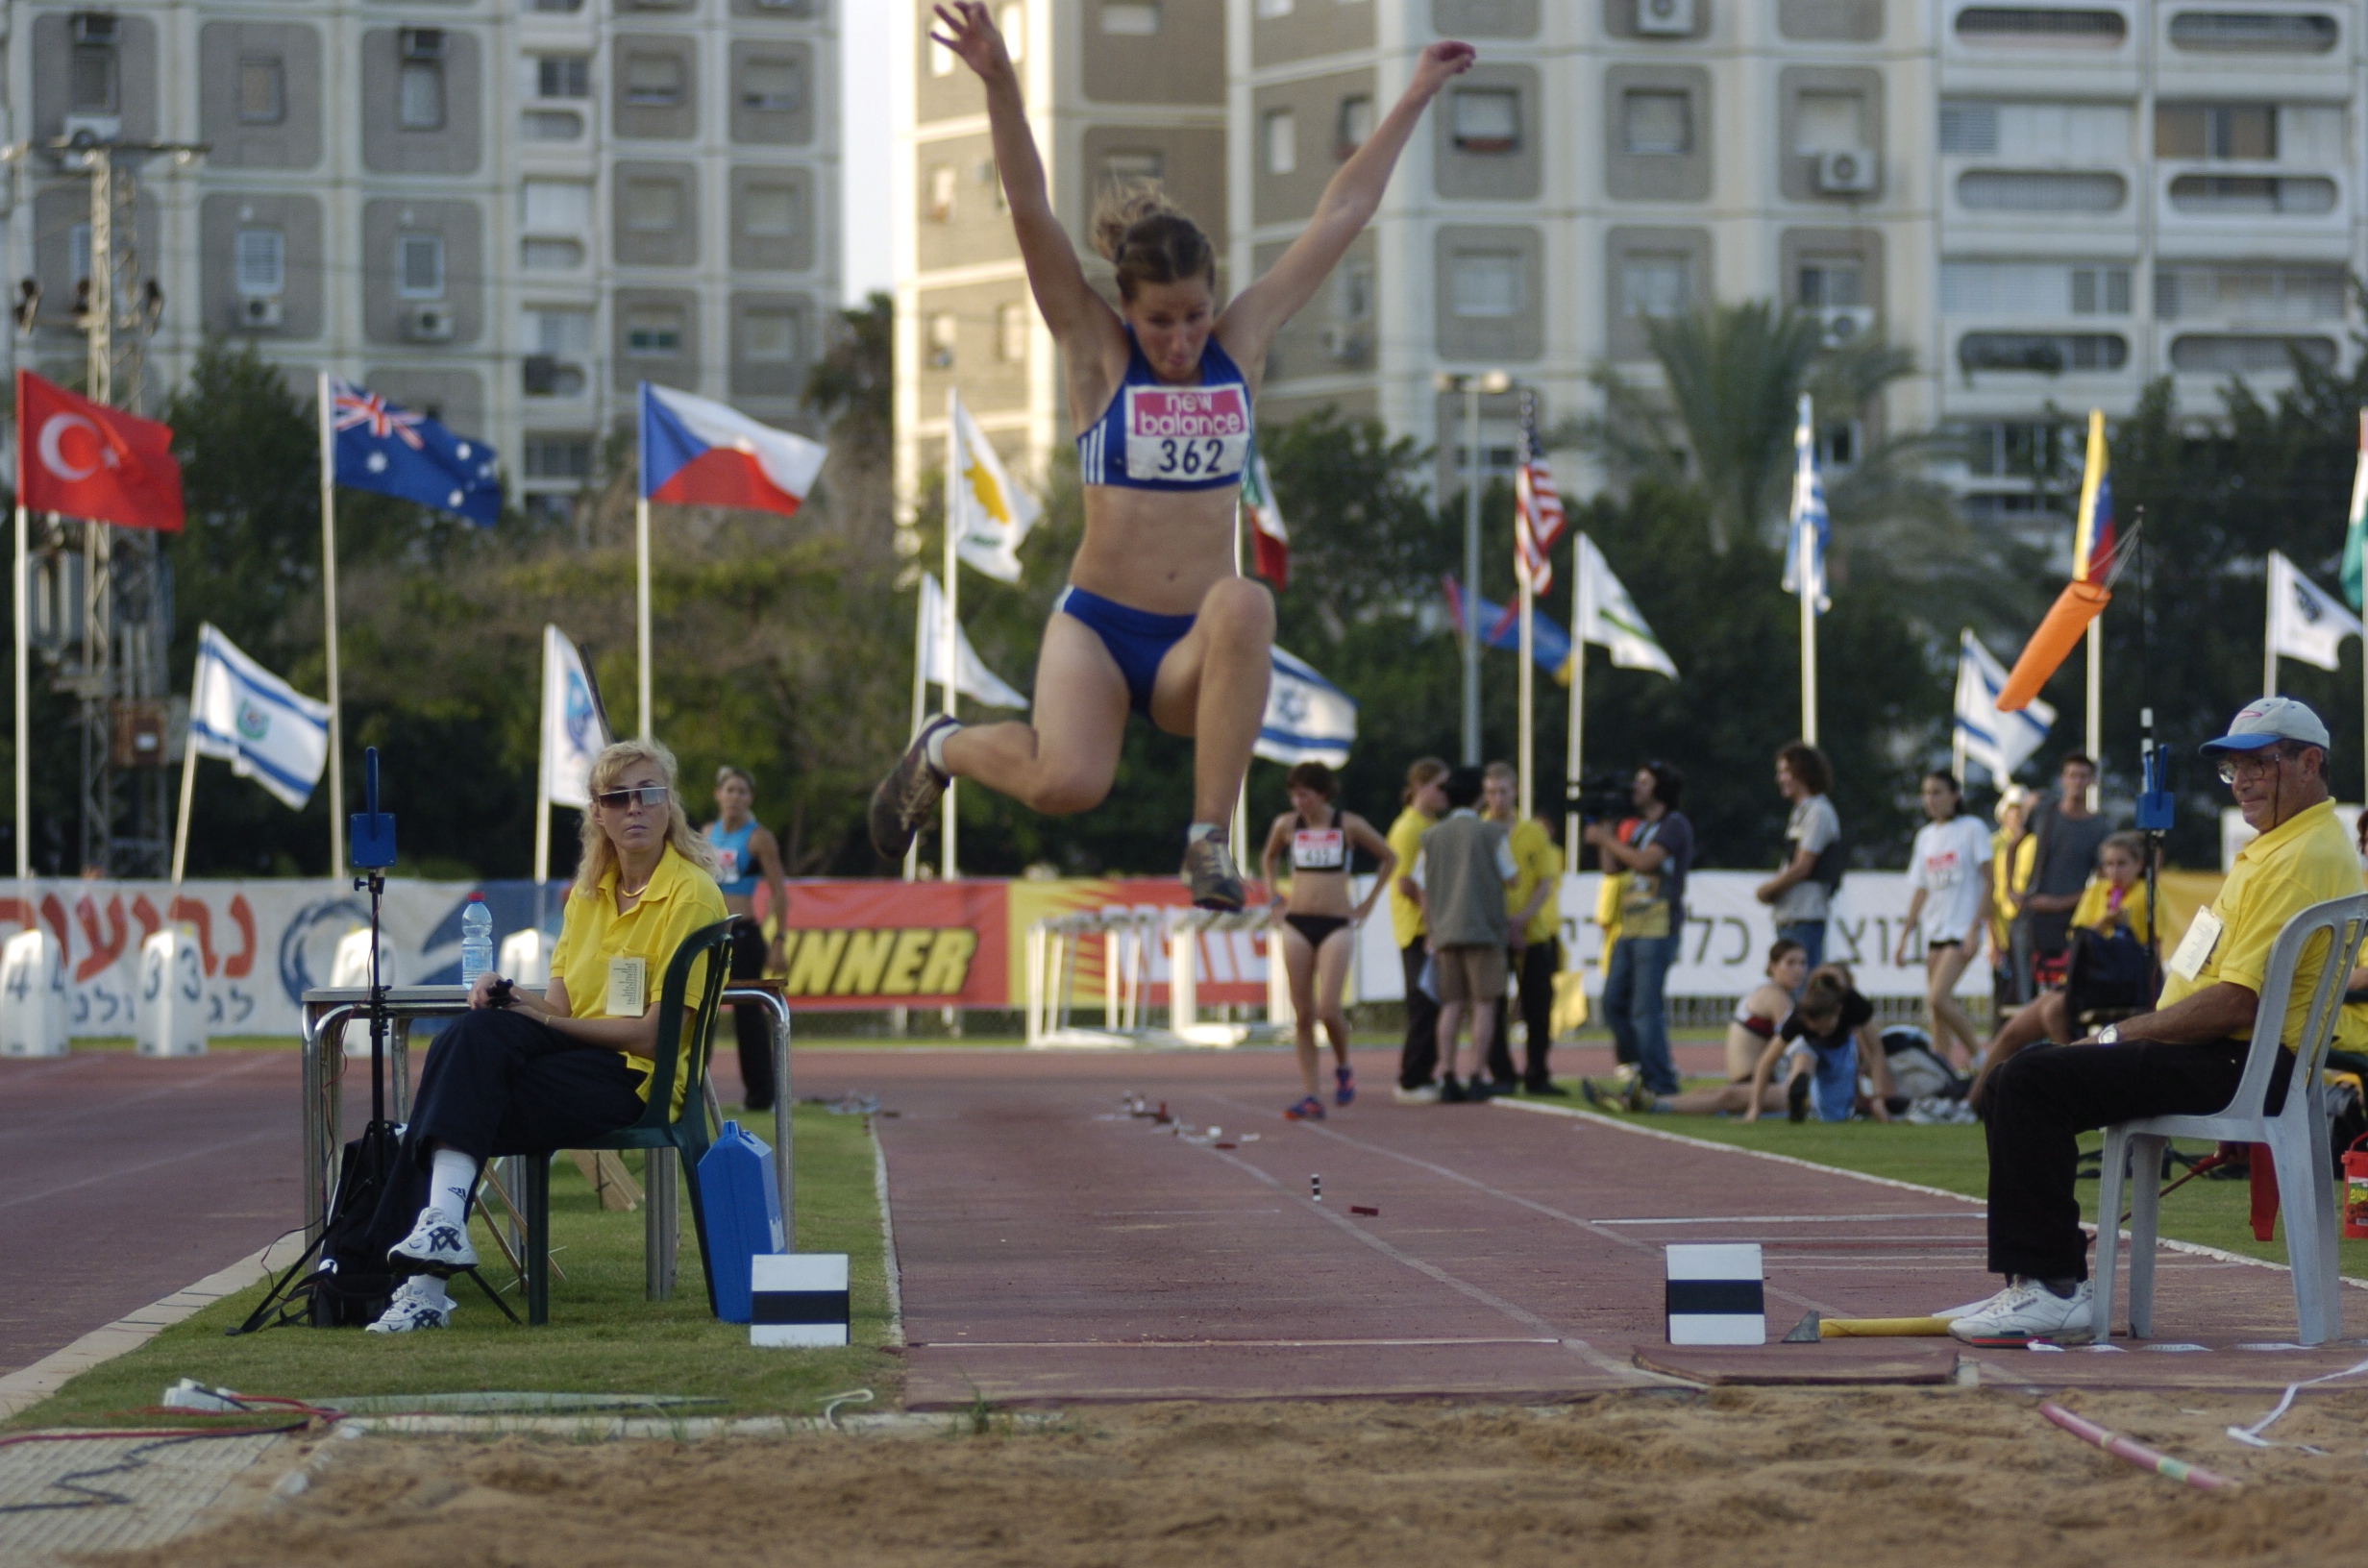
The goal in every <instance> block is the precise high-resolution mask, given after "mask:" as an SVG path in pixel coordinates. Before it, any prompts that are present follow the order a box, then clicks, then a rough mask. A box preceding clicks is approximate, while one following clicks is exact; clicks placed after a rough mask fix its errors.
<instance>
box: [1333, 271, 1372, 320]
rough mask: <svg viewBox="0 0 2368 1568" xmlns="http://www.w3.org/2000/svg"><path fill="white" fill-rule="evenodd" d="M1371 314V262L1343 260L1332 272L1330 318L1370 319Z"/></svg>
mask: <svg viewBox="0 0 2368 1568" xmlns="http://www.w3.org/2000/svg"><path fill="white" fill-rule="evenodd" d="M1372 316H1373V263H1371V262H1370V261H1344V262H1342V263H1341V264H1340V266H1339V268H1338V269H1336V270H1335V271H1334V272H1333V274H1332V319H1333V320H1335V321H1341V322H1355V321H1370V320H1371V319H1372Z"/></svg>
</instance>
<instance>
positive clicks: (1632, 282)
mask: <svg viewBox="0 0 2368 1568" xmlns="http://www.w3.org/2000/svg"><path fill="white" fill-rule="evenodd" d="M1619 307H1620V313H1621V314H1622V315H1628V316H1680V315H1684V314H1685V313H1686V312H1687V311H1688V310H1690V309H1691V308H1692V307H1693V258H1692V257H1690V256H1686V255H1684V254H1682V253H1655V252H1650V251H1644V252H1637V253H1634V254H1631V255H1629V256H1625V257H1621V258H1620V264H1619Z"/></svg>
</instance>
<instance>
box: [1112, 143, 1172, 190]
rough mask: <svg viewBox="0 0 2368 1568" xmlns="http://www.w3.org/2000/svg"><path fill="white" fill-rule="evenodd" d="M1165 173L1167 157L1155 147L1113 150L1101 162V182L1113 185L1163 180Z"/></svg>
mask: <svg viewBox="0 0 2368 1568" xmlns="http://www.w3.org/2000/svg"><path fill="white" fill-rule="evenodd" d="M1167 172H1168V159H1167V156H1166V155H1165V154H1163V153H1161V152H1160V151H1159V149H1157V148H1155V147H1133V148H1124V149H1120V150H1114V151H1112V152H1109V153H1106V154H1104V155H1103V157H1102V160H1101V177H1102V180H1103V182H1104V183H1105V184H1113V185H1135V184H1144V183H1145V182H1147V181H1155V180H1159V179H1163V178H1165V176H1166V174H1167Z"/></svg>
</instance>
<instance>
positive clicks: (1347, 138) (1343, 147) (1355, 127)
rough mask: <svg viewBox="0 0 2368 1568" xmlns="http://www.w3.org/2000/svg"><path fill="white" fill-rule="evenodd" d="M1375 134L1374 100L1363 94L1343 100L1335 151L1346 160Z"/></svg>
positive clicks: (1334, 142)
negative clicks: (1367, 138) (1366, 139)
mask: <svg viewBox="0 0 2368 1568" xmlns="http://www.w3.org/2000/svg"><path fill="white" fill-rule="evenodd" d="M1372 134H1373V100H1372V99H1371V98H1369V97H1368V96H1367V95H1366V94H1364V93H1362V92H1355V93H1350V94H1349V95H1348V96H1347V97H1345V98H1344V99H1342V100H1341V115H1340V124H1339V126H1338V128H1337V130H1336V131H1335V132H1334V134H1333V144H1334V145H1333V151H1334V153H1335V154H1336V156H1338V157H1340V158H1342V159H1346V158H1348V157H1349V156H1350V155H1352V154H1353V153H1355V152H1356V150H1357V149H1358V148H1360V147H1362V146H1364V145H1365V138H1366V137H1368V136H1369V135H1372Z"/></svg>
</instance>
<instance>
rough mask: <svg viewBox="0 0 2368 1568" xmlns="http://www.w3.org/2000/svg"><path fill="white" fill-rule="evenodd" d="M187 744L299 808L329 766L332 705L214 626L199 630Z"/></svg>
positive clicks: (288, 804) (289, 807)
mask: <svg viewBox="0 0 2368 1568" xmlns="http://www.w3.org/2000/svg"><path fill="white" fill-rule="evenodd" d="M189 745H190V747H192V748H193V749H195V750H196V752H197V754H198V755H199V756H201V757H220V758H221V759H222V760H224V761H225V762H227V763H229V764H230V765H231V772H234V773H236V774H237V775H238V776H239V777H240V778H251V779H253V780H255V781H256V782H257V783H258V784H260V785H261V786H263V788H265V789H267V790H269V791H270V792H271V793H272V794H273V795H275V796H279V798H280V802H281V804H283V805H284V806H286V807H287V808H288V809H289V810H291V811H301V810H303V809H304V803H305V802H306V801H307V800H309V799H311V798H312V786H314V785H315V784H318V783H319V782H320V781H321V771H322V770H323V769H324V768H327V767H328V766H329V704H328V703H326V702H323V701H320V700H318V699H317V698H309V697H307V696H305V695H304V694H303V693H302V692H300V691H298V690H296V688H295V687H293V686H290V685H289V684H288V683H287V682H286V681H284V680H282V679H281V678H280V677H279V676H278V675H275V674H272V673H271V672H270V671H268V670H266V669H264V668H263V667H262V666H261V665H259V664H258V663H256V662H255V661H254V660H253V659H251V658H249V657H247V656H246V654H244V653H242V652H240V651H239V650H238V646H237V645H236V644H235V643H233V642H232V641H231V640H230V639H229V638H228V637H225V636H223V635H222V633H221V632H220V631H218V630H216V629H215V628H214V627H213V626H212V625H201V626H199V627H198V628H197V674H195V675H194V676H193V677H192V678H191V680H190V682H189Z"/></svg>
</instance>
